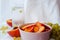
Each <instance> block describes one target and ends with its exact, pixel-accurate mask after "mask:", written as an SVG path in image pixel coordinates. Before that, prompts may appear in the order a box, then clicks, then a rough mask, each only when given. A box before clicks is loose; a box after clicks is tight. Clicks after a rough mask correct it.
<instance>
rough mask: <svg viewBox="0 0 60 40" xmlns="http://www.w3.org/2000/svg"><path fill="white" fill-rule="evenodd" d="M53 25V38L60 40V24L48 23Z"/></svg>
mask: <svg viewBox="0 0 60 40" xmlns="http://www.w3.org/2000/svg"><path fill="white" fill-rule="evenodd" d="M47 24H48V25H50V26H51V27H52V32H51V38H53V39H55V40H60V25H59V24H58V23H55V24H53V23H50V22H49V23H47Z"/></svg>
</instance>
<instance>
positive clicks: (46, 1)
mask: <svg viewBox="0 0 60 40" xmlns="http://www.w3.org/2000/svg"><path fill="white" fill-rule="evenodd" d="M25 2H27V3H25V6H24V8H25V23H26V22H36V21H40V22H52V23H59V10H58V5H57V1H56V0H25Z"/></svg>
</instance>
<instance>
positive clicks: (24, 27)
mask: <svg viewBox="0 0 60 40" xmlns="http://www.w3.org/2000/svg"><path fill="white" fill-rule="evenodd" d="M34 25H35V24H30V25H26V26H23V27H22V29H23V30H24V29H26V28H27V27H31V26H34Z"/></svg>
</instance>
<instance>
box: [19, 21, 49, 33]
mask: <svg viewBox="0 0 60 40" xmlns="http://www.w3.org/2000/svg"><path fill="white" fill-rule="evenodd" d="M20 29H21V30H23V31H25V32H45V31H48V30H50V28H49V27H47V26H46V25H44V24H42V23H40V22H36V23H31V24H25V25H22V26H21V28H20Z"/></svg>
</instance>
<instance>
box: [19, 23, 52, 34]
mask: <svg viewBox="0 0 60 40" xmlns="http://www.w3.org/2000/svg"><path fill="white" fill-rule="evenodd" d="M28 24H33V23H28ZM42 24H44V25H46V26H47V27H49V28H50V30H48V31H45V32H25V31H23V30H21V29H20V28H21V27H19V31H20V30H21V31H22V32H25V33H33V34H35V33H48V32H51V31H52V27H51V26H49V25H47V24H45V23H42ZM23 25H25V24H23ZM21 26H22V25H21Z"/></svg>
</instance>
